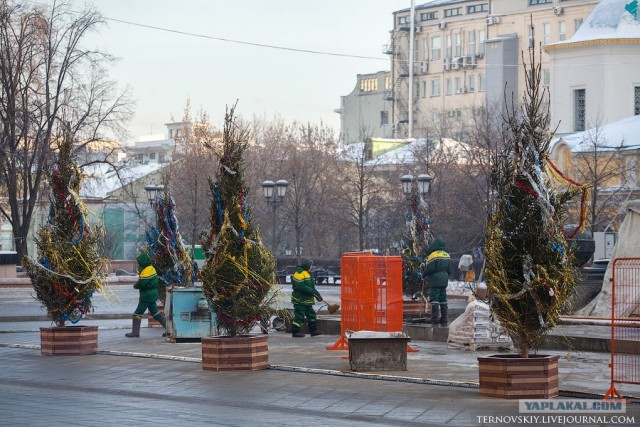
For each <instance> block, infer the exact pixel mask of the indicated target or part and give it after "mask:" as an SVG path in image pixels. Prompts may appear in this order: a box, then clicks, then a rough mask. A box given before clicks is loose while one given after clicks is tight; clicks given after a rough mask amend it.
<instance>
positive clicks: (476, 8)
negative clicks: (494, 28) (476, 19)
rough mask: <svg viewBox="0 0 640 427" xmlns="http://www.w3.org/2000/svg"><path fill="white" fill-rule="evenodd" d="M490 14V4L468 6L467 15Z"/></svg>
mask: <svg viewBox="0 0 640 427" xmlns="http://www.w3.org/2000/svg"><path fill="white" fill-rule="evenodd" d="M480 12H489V3H482V4H474V5H473V6H467V13H480Z"/></svg>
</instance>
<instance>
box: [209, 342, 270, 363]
mask: <svg viewBox="0 0 640 427" xmlns="http://www.w3.org/2000/svg"><path fill="white" fill-rule="evenodd" d="M268 338H269V337H268V335H245V336H241V337H223V336H215V337H203V338H202V369H204V370H205V371H258V370H260V369H267V368H268V367H269V340H268Z"/></svg>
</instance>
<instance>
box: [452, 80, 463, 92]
mask: <svg viewBox="0 0 640 427" xmlns="http://www.w3.org/2000/svg"><path fill="white" fill-rule="evenodd" d="M453 90H454V91H455V93H462V86H461V85H460V77H454V79H453Z"/></svg>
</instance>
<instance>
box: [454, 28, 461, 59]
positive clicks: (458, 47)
mask: <svg viewBox="0 0 640 427" xmlns="http://www.w3.org/2000/svg"><path fill="white" fill-rule="evenodd" d="M453 37H454V39H455V41H456V42H455V46H456V53H455V56H462V34H461V33H456V34H454V36H453Z"/></svg>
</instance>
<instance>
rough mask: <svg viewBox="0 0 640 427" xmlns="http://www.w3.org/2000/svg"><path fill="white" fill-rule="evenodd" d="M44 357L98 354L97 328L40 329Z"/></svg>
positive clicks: (57, 327) (65, 327) (66, 327)
mask: <svg viewBox="0 0 640 427" xmlns="http://www.w3.org/2000/svg"><path fill="white" fill-rule="evenodd" d="M40 344H41V354H42V355H43V356H84V355H87V354H96V353H97V352H98V327H97V326H62V327H60V326H55V327H50V328H40Z"/></svg>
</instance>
